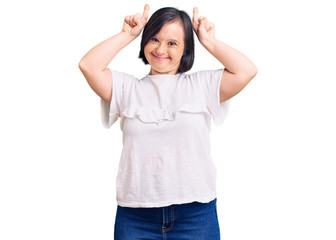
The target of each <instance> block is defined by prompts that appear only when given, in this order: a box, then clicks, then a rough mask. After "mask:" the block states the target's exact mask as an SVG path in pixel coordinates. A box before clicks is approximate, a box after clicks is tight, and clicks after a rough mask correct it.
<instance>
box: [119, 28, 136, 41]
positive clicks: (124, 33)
mask: <svg viewBox="0 0 336 240" xmlns="http://www.w3.org/2000/svg"><path fill="white" fill-rule="evenodd" d="M120 34H121V35H122V36H123V38H124V39H125V41H129V42H131V41H133V40H134V39H136V38H137V37H138V36H135V35H133V34H132V33H130V32H127V31H125V30H122V31H121V32H120Z"/></svg>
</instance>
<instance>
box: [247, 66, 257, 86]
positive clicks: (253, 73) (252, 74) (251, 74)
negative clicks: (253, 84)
mask: <svg viewBox="0 0 336 240" xmlns="http://www.w3.org/2000/svg"><path fill="white" fill-rule="evenodd" d="M257 73H258V68H257V67H256V66H255V65H253V66H252V67H251V69H250V70H249V71H248V72H247V73H246V79H248V80H247V82H249V81H251V80H252V79H253V78H254V77H255V76H256V75H257Z"/></svg>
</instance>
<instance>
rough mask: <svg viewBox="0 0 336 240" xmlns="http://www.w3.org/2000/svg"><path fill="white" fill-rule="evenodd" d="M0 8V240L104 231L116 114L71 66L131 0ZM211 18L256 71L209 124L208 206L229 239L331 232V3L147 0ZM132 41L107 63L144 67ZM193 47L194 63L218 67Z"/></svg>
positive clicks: (58, 238) (334, 180)
mask: <svg viewBox="0 0 336 240" xmlns="http://www.w3.org/2000/svg"><path fill="white" fill-rule="evenodd" d="M6 2H7V3H3V2H2V3H1V4H0V24H1V29H0V31H1V38H0V41H1V44H0V80H1V85H0V112H1V117H0V121H1V124H0V140H1V145H0V147H1V150H0V158H1V162H0V195H1V196H0V239H1V240H12V239H15V240H19V239H35V240H46V239H48V240H54V239H55V240H77V239H78V240H88V239H99V240H104V239H106V240H107V239H109V240H111V239H113V226H114V217H115V210H116V200H115V179H116V174H117V168H118V163H119V157H120V152H121V147H122V145H121V143H122V142H121V131H120V126H119V121H117V122H116V123H115V124H114V125H113V126H112V128H110V129H108V130H106V129H104V128H103V126H102V124H101V120H100V105H99V98H98V96H96V95H95V93H94V92H93V91H92V90H91V89H90V88H89V86H88V84H87V82H86V80H85V79H84V77H83V76H82V75H81V72H80V71H79V69H78V62H79V60H80V59H81V58H82V56H83V55H84V54H85V53H86V52H87V51H88V50H89V49H90V48H92V47H93V46H94V45H96V44H98V43H99V42H101V41H103V40H105V39H106V38H108V37H110V36H112V35H114V34H116V33H118V32H119V31H120V30H121V26H122V21H123V18H124V16H125V15H128V14H133V13H136V12H140V13H141V12H142V9H143V6H144V4H145V3H146V2H142V1H138V0H128V1H119V0H118V1H112V0H95V1H86V0H77V1H75V0H73V1H71V0H67V1H65V0H58V1H37V0H31V1H11V2H10V3H9V1H6ZM147 3H149V4H150V7H151V10H150V14H152V13H153V11H155V10H157V9H159V8H161V7H164V6H173V7H178V8H180V9H182V10H185V11H187V12H188V13H189V14H190V15H191V16H192V8H193V7H194V6H198V7H199V11H200V15H204V16H206V17H208V19H209V20H210V21H212V22H214V23H215V24H216V36H217V38H219V39H220V40H222V41H224V42H226V43H227V44H229V45H231V46H232V47H234V48H236V49H238V50H240V51H241V52H243V53H244V54H245V55H247V56H248V57H249V58H250V59H251V60H252V61H253V62H254V63H255V64H256V65H257V67H258V70H259V72H258V75H257V76H256V77H255V78H254V80H253V81H252V82H251V83H250V84H249V85H248V86H247V87H246V88H245V89H244V90H243V91H242V92H241V93H239V94H238V95H237V96H235V97H234V98H233V99H232V101H231V112H230V114H229V117H228V118H227V120H226V122H225V123H224V125H222V126H220V127H217V126H215V125H213V127H212V132H211V137H212V138H211V141H212V152H213V159H214V161H215V164H216V166H217V172H218V178H217V181H218V185H217V190H218V215H219V222H220V229H221V236H222V239H226V240H246V239H258V240H270V239H271V240H278V239H279V240H284V239H286V240H301V239H302V240H303V239H304V240H307V239H308V240H312V239H314V240H315V239H316V240H321V239H323V240H335V239H336V231H335V226H336V204H335V203H336V176H335V170H336V164H335V161H336V153H335V143H336V139H335V134H336V128H335V122H336V114H335V102H336V97H335V90H336V88H335V81H336V73H335V64H336V60H335V56H336V55H335V54H336V48H335V43H336V37H335V34H334V33H335V22H336V17H335V14H334V13H335V11H334V10H335V9H334V7H333V6H332V1H327V0H321V1H309V0H305V1H304V0H302V1H298V0H297V1H295V0H283V1H266V0H254V1H250V0H226V1H212V0H206V1H203V0H202V1H201V0H198V1H186V0H184V1H180V0H170V1H154V0H148V1H147ZM139 45H140V39H139V38H138V39H137V40H135V41H134V42H133V43H131V44H130V45H129V46H127V47H126V48H125V49H124V50H122V51H121V52H120V54H119V55H118V56H117V57H116V58H115V60H114V61H113V64H111V65H110V67H111V68H113V69H116V70H119V71H126V72H128V73H131V74H133V75H135V76H137V77H141V76H143V75H144V74H146V73H147V72H148V71H149V68H148V66H144V65H143V64H142V62H141V61H140V60H139V59H138V58H137V55H138V51H139ZM220 67H221V66H220V64H219V63H218V62H217V61H216V60H215V59H214V58H213V57H212V56H211V55H210V54H209V53H207V52H206V51H205V50H204V49H203V48H202V46H201V45H200V44H199V43H198V40H197V44H196V60H195V65H194V67H193V69H192V71H191V72H194V71H198V70H203V69H216V68H220Z"/></svg>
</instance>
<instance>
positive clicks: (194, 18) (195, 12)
mask: <svg viewBox="0 0 336 240" xmlns="http://www.w3.org/2000/svg"><path fill="white" fill-rule="evenodd" d="M193 13H194V15H193V22H198V8H197V7H194V11H193Z"/></svg>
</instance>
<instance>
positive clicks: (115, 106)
mask: <svg viewBox="0 0 336 240" xmlns="http://www.w3.org/2000/svg"><path fill="white" fill-rule="evenodd" d="M111 72H112V98H111V102H110V103H108V102H106V101H104V100H103V99H100V111H101V120H102V123H103V126H104V127H105V128H110V127H111V126H112V125H113V124H114V123H115V122H116V121H117V120H118V118H119V117H120V105H121V103H122V97H123V89H124V82H125V80H126V78H127V77H129V76H128V75H127V74H124V73H121V72H117V71H111Z"/></svg>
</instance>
